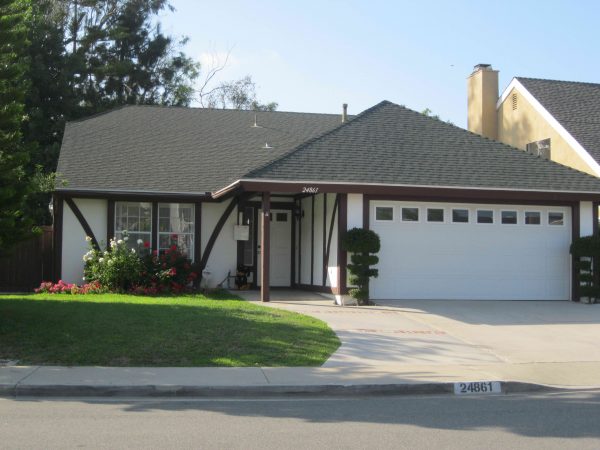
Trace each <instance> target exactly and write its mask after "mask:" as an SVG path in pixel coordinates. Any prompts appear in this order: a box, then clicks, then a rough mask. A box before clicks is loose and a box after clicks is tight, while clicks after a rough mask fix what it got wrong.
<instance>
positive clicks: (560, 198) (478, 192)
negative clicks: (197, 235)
mask: <svg viewBox="0 0 600 450" xmlns="http://www.w3.org/2000/svg"><path fill="white" fill-rule="evenodd" d="M309 184H310V187H311V188H315V189H317V190H318V193H319V194H322V193H325V192H329V193H345V194H350V193H356V194H366V195H377V196H386V195H391V196H397V195H400V196H403V197H405V198H406V197H411V196H412V197H417V198H423V197H426V198H429V199H431V200H430V201H439V200H441V199H444V198H448V199H454V198H464V199H470V200H480V201H482V202H483V203H494V201H495V200H496V199H504V200H513V201H515V202H516V203H517V204H524V203H523V202H524V201H525V200H532V201H535V202H539V201H542V200H545V201H556V202H564V201H586V200H587V201H600V193H593V192H589V193H588V192H583V193H576V192H547V191H517V190H515V191H513V190H505V189H498V190H496V189H471V188H466V189H465V188H448V187H429V186H426V187H421V186H381V185H372V184H344V183H339V184H333V183H331V184H330V183H327V184H325V183H309ZM240 186H241V188H242V189H243V190H244V191H261V192H264V191H270V192H290V196H293V195H294V194H301V193H302V190H303V188H306V187H307V183H298V182H293V183H281V182H268V181H241V182H240ZM218 197H219V194H218V193H217V194H215V195H214V198H218Z"/></svg>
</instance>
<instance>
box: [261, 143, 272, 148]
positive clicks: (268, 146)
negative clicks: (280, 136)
mask: <svg viewBox="0 0 600 450" xmlns="http://www.w3.org/2000/svg"><path fill="white" fill-rule="evenodd" d="M263 148H273V147H271V146H270V145H269V143H268V142H265V146H264V147H263Z"/></svg>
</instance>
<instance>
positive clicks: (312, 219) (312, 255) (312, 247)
mask: <svg viewBox="0 0 600 450" xmlns="http://www.w3.org/2000/svg"><path fill="white" fill-rule="evenodd" d="M310 208H311V213H310V284H311V285H312V284H315V280H314V278H315V196H314V195H313V196H312V197H311V206H310Z"/></svg>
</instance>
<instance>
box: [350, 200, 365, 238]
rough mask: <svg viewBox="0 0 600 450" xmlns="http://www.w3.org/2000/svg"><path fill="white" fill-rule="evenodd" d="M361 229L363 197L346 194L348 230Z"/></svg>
mask: <svg viewBox="0 0 600 450" xmlns="http://www.w3.org/2000/svg"><path fill="white" fill-rule="evenodd" d="M362 227H363V195H362V194H348V230H350V229H352V228H362Z"/></svg>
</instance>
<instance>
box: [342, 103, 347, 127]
mask: <svg viewBox="0 0 600 450" xmlns="http://www.w3.org/2000/svg"><path fill="white" fill-rule="evenodd" d="M347 120H348V103H344V104H343V105H342V123H344V122H346V121H347Z"/></svg>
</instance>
